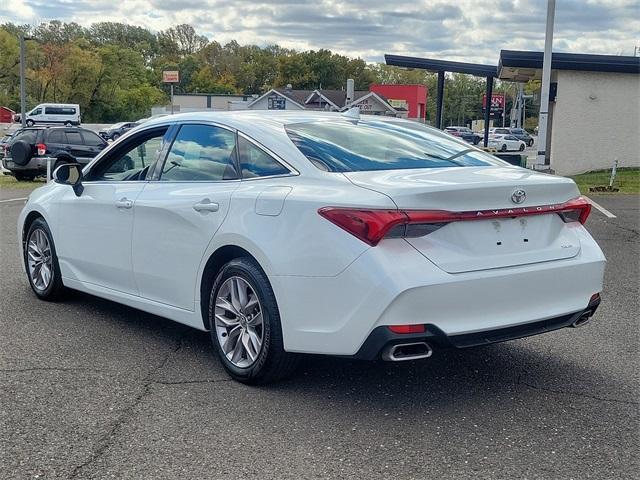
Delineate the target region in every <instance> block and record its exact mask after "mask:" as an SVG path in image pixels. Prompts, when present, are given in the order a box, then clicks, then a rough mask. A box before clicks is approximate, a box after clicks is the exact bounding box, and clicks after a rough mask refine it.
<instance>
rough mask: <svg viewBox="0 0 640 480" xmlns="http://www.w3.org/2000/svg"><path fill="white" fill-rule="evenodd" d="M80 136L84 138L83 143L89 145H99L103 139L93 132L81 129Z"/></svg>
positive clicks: (102, 142)
mask: <svg viewBox="0 0 640 480" xmlns="http://www.w3.org/2000/svg"><path fill="white" fill-rule="evenodd" d="M82 138H84V144H85V145H89V146H90V147H99V146H102V145H104V140H102V139H101V138H100V137H99V136H98V135H96V134H95V133H93V132H89V131H86V130H85V131H83V132H82Z"/></svg>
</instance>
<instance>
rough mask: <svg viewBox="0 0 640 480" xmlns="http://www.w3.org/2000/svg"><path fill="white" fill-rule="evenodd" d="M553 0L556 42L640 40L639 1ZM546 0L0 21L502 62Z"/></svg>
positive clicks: (357, 3)
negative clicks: (503, 52)
mask: <svg viewBox="0 0 640 480" xmlns="http://www.w3.org/2000/svg"><path fill="white" fill-rule="evenodd" d="M0 1H2V2H3V3H4V2H7V3H8V0H0ZM557 5H558V6H557V12H556V28H555V34H554V38H555V43H554V46H555V50H556V51H569V52H575V53H610V54H627V55H631V54H633V50H634V49H633V47H634V46H635V45H634V43H635V44H636V45H638V44H640V33H639V32H640V20H639V18H640V16H639V13H640V0H602V1H595V0H588V1H581V0H561V1H560V2H558V4H557ZM7 6H8V7H9V5H7ZM545 8H546V2H543V1H542V0H457V1H456V2H452V1H451V0H417V1H416V0H413V1H411V0H409V1H407V0H396V1H394V2H390V1H389V0H351V1H347V2H345V1H343V0H314V1H308V2H300V1H296V0H271V1H265V2H258V1H252V0H178V1H176V0H126V1H122V2H112V1H107V0H93V1H91V0H74V1H70V0H16V1H12V2H11V3H10V8H4V7H3V8H2V9H0V11H4V12H5V13H4V14H3V16H2V17H0V22H4V21H13V22H17V23H24V22H31V23H37V22H39V21H46V20H53V19H59V20H62V21H75V22H78V23H80V24H82V25H89V24H91V23H92V22H99V21H105V20H109V21H119V22H126V23H130V24H135V25H139V26H143V27H146V28H149V29H151V30H153V31H158V30H162V29H166V28H169V27H171V26H174V25H177V24H179V23H190V24H192V25H193V26H194V27H195V28H196V30H197V31H198V32H199V33H201V34H204V35H206V36H207V37H209V38H210V39H215V40H217V41H218V42H221V43H226V42H228V41H230V40H237V41H238V42H239V43H241V44H246V43H255V44H258V45H267V44H274V43H275V44H279V45H281V46H283V47H289V48H296V49H318V48H327V49H331V50H333V51H336V52H339V53H342V54H346V55H350V56H360V57H363V58H365V59H366V60H369V61H382V58H383V54H384V53H394V54H403V55H414V56H425V57H435V58H444V59H451V60H459V61H468V62H478V63H496V62H497V59H498V55H499V51H500V49H521V50H540V49H542V47H543V44H544V22H545V18H546V11H545Z"/></svg>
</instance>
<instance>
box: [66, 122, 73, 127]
mask: <svg viewBox="0 0 640 480" xmlns="http://www.w3.org/2000/svg"><path fill="white" fill-rule="evenodd" d="M64 126H65V127H73V123H71V122H70V121H69V120H67V121H66V122H64Z"/></svg>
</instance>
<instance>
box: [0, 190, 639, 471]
mask: <svg viewBox="0 0 640 480" xmlns="http://www.w3.org/2000/svg"><path fill="white" fill-rule="evenodd" d="M24 193H25V192H23V191H21V190H15V191H13V194H14V196H26V195H24ZM2 196H3V199H7V198H11V192H9V193H7V192H2ZM596 200H597V202H598V203H600V204H601V205H602V206H604V207H605V208H607V209H608V210H610V211H611V212H613V213H614V214H615V215H617V218H608V217H605V216H604V215H602V214H601V213H600V212H598V211H596V210H594V211H593V213H592V215H591V217H590V219H589V221H588V223H587V226H588V228H589V230H590V231H591V232H592V233H593V235H594V236H595V237H596V239H597V240H598V241H599V243H600V245H601V246H602V248H603V249H604V251H605V254H606V255H607V258H608V261H609V263H608V267H607V274H606V284H605V289H604V292H603V303H602V305H601V307H600V310H599V311H598V313H597V315H596V318H595V320H594V321H592V322H591V323H590V324H589V325H587V326H585V327H583V328H580V329H565V330H562V331H558V332H555V333H550V334H546V335H542V336H538V337H532V338H529V339H522V340H516V341H513V342H509V343H504V344H497V345H492V346H488V347H483V348H478V349H473V350H467V351H442V352H435V353H434V355H433V357H432V358H430V359H428V360H425V361H419V362H413V363H408V364H388V363H383V362H378V363H366V362H355V361H346V360H340V359H331V358H323V357H309V358H307V359H306V360H305V362H304V364H303V366H302V368H301V369H300V372H299V373H298V375H297V376H296V377H295V378H293V379H291V380H289V381H286V382H283V383H280V384H277V385H272V386H268V387H261V388H255V387H247V386H244V385H240V384H238V383H235V382H232V381H230V380H229V378H228V377H227V376H226V374H225V373H224V371H223V370H222V367H221V366H220V365H219V364H218V362H217V360H216V359H215V358H214V357H213V354H212V351H211V349H210V348H209V338H208V335H207V334H206V333H202V332H198V331H195V330H192V329H189V328H186V327H183V326H181V325H178V324H174V323H171V322H169V321H167V320H163V319H162V318H159V317H155V316H153V315H149V314H145V313H142V312H139V311H137V310H133V309H130V308H127V307H123V306H119V305H117V304H114V303H111V302H108V301H104V300H100V299H98V298H95V297H91V296H88V295H84V294H79V293H78V294H74V295H72V296H71V297H70V298H69V299H68V300H67V301H66V302H64V303H58V304H50V303H44V302H40V301H38V300H36V298H35V297H34V295H33V294H32V293H31V291H30V289H29V286H28V284H27V281H26V278H25V277H24V275H23V273H22V271H21V268H20V261H19V259H18V258H17V254H16V243H17V239H16V234H15V222H16V218H17V215H18V212H19V210H20V208H21V207H22V203H23V202H21V201H9V202H0V269H1V270H0V271H1V272H2V274H1V282H0V332H1V333H0V478H2V479H13V478H20V479H22V478H92V479H104V478H132V479H145V478H149V479H161V478H181V479H203V478H215V479H218V478H220V479H227V478H229V479H230V478H241V479H245V478H246V479H251V478H255V479H302V478H336V479H346V478H393V479H396V478H398V479H426V478H474V479H478V478H482V479H484V478H487V479H512V478H528V479H537V478H545V479H570V478H573V479H588V478H594V479H595V478H597V479H605V478H606V479H609V478H611V479H630V478H638V471H640V465H638V463H639V462H638V451H640V450H639V446H640V445H639V435H640V434H639V432H640V429H639V426H640V423H639V420H638V390H639V386H640V378H639V377H640V368H639V366H640V365H639V358H638V357H639V355H638V351H639V349H638V345H639V342H638V340H639V339H638V332H639V329H638V311H639V301H638V293H639V292H638V285H639V276H640V268H639V267H640V265H639V259H640V248H639V247H640V239H639V232H640V225H639V220H638V219H639V218H640V215H639V211H640V198H639V197H638V196H617V197H605V196H603V197H597V198H596ZM558 288H562V285H558ZM531 294H532V295H535V294H536V293H535V292H531ZM496 301H500V292H496ZM540 301H544V299H540ZM634 472H635V473H634Z"/></svg>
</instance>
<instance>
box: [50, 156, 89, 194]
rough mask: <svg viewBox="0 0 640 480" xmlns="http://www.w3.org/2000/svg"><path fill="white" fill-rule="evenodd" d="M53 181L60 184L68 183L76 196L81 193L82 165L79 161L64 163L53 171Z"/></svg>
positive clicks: (82, 188)
mask: <svg viewBox="0 0 640 480" xmlns="http://www.w3.org/2000/svg"><path fill="white" fill-rule="evenodd" d="M53 181H54V182H56V183H60V184H62V185H70V186H71V187H73V191H74V192H75V194H76V196H77V197H79V196H80V195H82V192H83V190H84V187H83V186H82V167H81V166H80V164H79V163H64V164H62V165H60V166H59V167H58V168H56V169H55V170H54V172H53Z"/></svg>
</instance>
